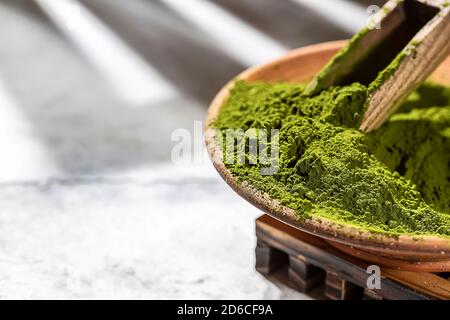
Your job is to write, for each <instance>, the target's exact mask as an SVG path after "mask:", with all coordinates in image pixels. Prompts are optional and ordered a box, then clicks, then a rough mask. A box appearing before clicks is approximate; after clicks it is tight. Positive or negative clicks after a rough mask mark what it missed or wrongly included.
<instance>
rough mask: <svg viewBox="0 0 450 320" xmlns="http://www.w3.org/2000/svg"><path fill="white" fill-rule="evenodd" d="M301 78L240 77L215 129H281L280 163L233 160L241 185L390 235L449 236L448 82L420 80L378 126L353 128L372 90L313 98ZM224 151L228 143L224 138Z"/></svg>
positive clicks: (356, 88) (301, 209) (301, 215)
mask: <svg viewBox="0 0 450 320" xmlns="http://www.w3.org/2000/svg"><path fill="white" fill-rule="evenodd" d="M303 90H304V87H303V86H302V85H297V84H284V83H282V84H269V83H246V82H243V81H238V82H236V84H235V86H234V89H233V90H232V93H231V95H230V97H229V99H228V101H227V102H226V104H225V105H224V107H223V108H222V109H221V112H220V114H219V115H218V117H217V119H216V121H215V122H214V127H215V128H216V129H219V130H220V131H221V132H225V131H226V130H227V129H242V130H244V131H245V130H248V129H266V130H271V129H278V130H279V150H280V152H279V169H278V170H277V171H276V173H275V174H274V175H267V176H266V175H262V174H261V166H262V165H258V164H250V163H249V162H246V163H245V164H227V167H228V169H229V170H230V171H231V173H232V174H233V175H234V176H235V177H236V178H237V179H238V181H240V182H241V183H243V182H246V183H248V184H250V185H251V186H252V187H253V188H255V189H257V190H260V191H263V192H265V193H267V194H269V195H270V196H271V197H272V198H273V199H276V200H278V201H280V202H281V203H282V204H283V205H285V206H287V207H289V208H291V209H293V210H294V211H295V212H296V213H297V217H298V220H299V221H302V220H303V221H304V220H305V219H308V218H311V217H315V218H321V217H322V218H327V219H330V220H333V221H336V222H338V223H343V224H351V225H354V226H358V227H362V228H364V229H366V230H371V231H373V232H382V233H387V234H391V235H398V234H413V235H419V234H429V235H440V236H450V88H445V87H441V86H438V85H434V84H429V83H428V84H424V85H423V86H422V87H421V88H419V89H418V90H417V91H416V92H415V93H414V94H412V95H411V96H410V97H409V98H408V99H407V101H405V103H404V104H403V105H402V107H401V108H400V109H399V111H398V112H397V113H396V114H395V115H393V116H392V117H391V118H390V120H389V121H388V122H387V123H386V124H385V125H384V126H383V127H382V128H380V129H379V130H377V131H375V132H373V133H370V134H365V133H363V132H361V131H359V130H358V129H357V128H358V127H359V125H360V122H361V120H362V116H363V114H364V112H365V109H364V106H365V103H364V102H365V101H366V99H367V95H368V91H369V90H368V88H367V87H365V86H363V85H361V84H358V83H354V84H352V85H350V86H345V87H334V88H331V89H328V90H324V91H322V92H320V93H319V94H316V95H315V96H312V97H307V96H305V95H303V94H302V92H303ZM224 148H225V144H224Z"/></svg>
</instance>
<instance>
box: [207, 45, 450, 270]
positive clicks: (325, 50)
mask: <svg viewBox="0 0 450 320" xmlns="http://www.w3.org/2000/svg"><path fill="white" fill-rule="evenodd" d="M345 43H346V42H345V41H337V42H328V43H323V44H318V45H313V46H309V47H305V48H301V49H297V50H294V51H292V52H290V53H288V54H287V55H286V56H284V57H282V58H280V59H278V60H275V61H273V62H270V63H268V64H265V65H262V66H257V67H254V68H251V69H249V70H247V71H245V72H243V73H242V74H240V75H239V76H238V78H239V79H243V80H246V81H268V82H280V81H283V82H305V81H308V80H310V79H311V78H312V77H313V76H314V75H315V74H316V73H317V72H318V71H320V69H321V68H322V67H323V66H324V64H326V63H327V62H328V61H329V60H330V58H332V56H333V55H334V54H335V53H336V52H337V51H338V50H339V49H340V48H342V46H343V45H344V44H345ZM432 79H433V80H434V81H435V82H439V83H443V84H448V85H450V57H449V58H448V59H447V60H446V61H445V62H444V63H443V64H442V65H441V66H440V67H439V68H438V69H437V70H436V72H435V73H434V74H433V76H432ZM232 86H233V82H230V83H229V84H228V85H227V86H225V87H224V88H223V89H222V90H221V91H220V92H219V93H218V95H217V96H216V98H215V99H214V100H213V102H212V103H211V106H210V108H209V110H208V114H207V117H206V122H205V136H206V137H205V138H206V145H207V149H208V153H209V155H210V157H211V159H212V161H213V163H214V166H215V168H216V169H217V171H218V172H219V174H220V175H221V176H222V178H223V179H224V180H225V181H226V182H227V183H228V184H229V185H230V186H231V187H232V188H233V189H234V190H235V191H236V192H237V193H238V194H239V195H240V196H241V197H243V198H244V199H246V200H247V201H249V202H250V203H252V204H253V205H254V206H256V207H257V208H259V209H261V210H262V211H264V212H265V213H267V214H269V215H271V216H272V217H274V218H277V219H279V220H281V221H283V222H285V223H287V224H289V225H290V226H293V227H295V228H297V229H300V230H302V231H305V232H308V233H311V234H314V235H316V236H319V237H321V238H324V239H326V240H329V241H330V242H331V243H333V244H334V245H335V246H336V247H338V248H340V249H342V250H343V251H347V253H349V254H353V255H355V256H358V257H362V258H363V259H365V260H368V261H372V262H376V263H380V264H381V265H390V262H391V266H392V267H396V268H400V269H404V270H416V271H417V270H419V271H420V270H422V271H450V240H449V239H445V238H440V237H436V236H409V235H401V236H398V237H392V236H388V235H382V234H374V233H370V232H368V231H367V230H364V229H362V228H358V227H354V226H350V225H345V224H338V223H336V222H334V221H331V220H327V219H324V218H320V219H315V218H313V219H311V220H308V221H304V222H299V221H297V219H296V217H295V212H294V211H293V210H291V209H289V208H287V207H285V206H282V205H281V204H280V203H278V202H277V201H276V200H274V199H271V198H270V196H268V195H267V194H263V193H261V192H260V191H257V190H255V189H253V188H252V187H250V185H248V184H245V183H244V184H240V183H238V182H237V181H236V180H235V179H234V177H233V176H232V175H231V173H230V171H229V170H228V169H227V168H226V167H225V165H224V164H223V163H221V162H220V161H215V158H217V157H214V155H217V154H218V153H219V154H220V152H221V151H220V147H219V146H218V145H216V144H215V141H214V139H213V135H212V134H211V131H210V130H207V129H209V128H210V127H211V124H212V122H213V121H214V119H215V118H216V116H217V114H218V112H219V111H220V108H221V107H222V105H223V104H224V102H225V101H226V99H227V97H228V95H229V92H230V89H231V88H232Z"/></svg>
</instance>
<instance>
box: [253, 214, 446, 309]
mask: <svg viewBox="0 0 450 320" xmlns="http://www.w3.org/2000/svg"><path fill="white" fill-rule="evenodd" d="M256 236H257V239H258V241H257V246H256V269H257V270H258V271H259V272H260V273H262V274H264V275H269V274H271V273H272V272H274V271H275V270H277V269H280V268H281V267H286V266H287V270H288V271H287V272H288V277H287V279H288V281H289V285H290V286H291V287H292V288H294V289H296V290H298V291H299V292H302V293H308V292H311V291H313V290H315V289H317V288H319V287H323V296H322V297H323V298H326V299H333V300H350V299H359V300H361V299H365V300H382V299H389V300H398V299H408V300H409V299H414V300H428V299H450V281H449V280H448V276H445V275H442V274H432V273H415V272H406V271H398V270H390V269H385V268H381V272H382V275H381V287H380V289H369V288H367V279H368V277H369V276H370V274H368V273H367V267H368V266H369V264H368V263H367V262H364V261H362V260H358V259H356V258H354V257H351V256H349V255H346V254H345V253H342V252H341V251H338V250H337V249H335V248H333V247H332V246H330V245H329V244H327V243H326V242H325V241H323V240H322V239H320V238H318V237H315V236H313V235H310V234H306V233H304V232H302V231H299V230H297V229H295V228H292V227H290V226H288V225H286V224H284V223H282V222H280V221H278V220H276V219H273V218H271V217H269V216H268V215H264V216H262V217H260V218H259V219H257V220H256Z"/></svg>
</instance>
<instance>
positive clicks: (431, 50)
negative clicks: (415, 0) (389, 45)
mask: <svg viewBox="0 0 450 320" xmlns="http://www.w3.org/2000/svg"><path fill="white" fill-rule="evenodd" d="M422 1H423V2H426V3H428V4H430V3H431V2H432V3H433V5H435V6H437V7H439V8H440V12H439V13H438V14H437V15H436V16H435V17H434V18H433V19H432V20H431V21H430V22H429V23H428V24H427V25H426V26H425V27H424V28H423V29H422V30H421V31H420V32H419V33H418V34H417V35H416V36H415V37H414V38H413V40H412V41H411V42H410V44H409V45H408V46H407V47H406V48H405V49H404V50H403V52H402V54H403V55H404V58H403V60H402V61H401V63H400V65H399V66H398V68H397V69H396V70H395V72H394V73H393V74H392V75H391V76H390V77H389V78H388V79H387V80H386V81H385V82H384V83H383V84H382V85H381V86H380V87H379V88H378V89H377V90H375V91H374V92H372V94H371V95H370V97H369V100H368V108H367V112H366V113H365V115H364V118H363V121H362V124H361V127H360V129H361V130H363V131H365V132H370V131H372V130H374V129H377V128H379V127H380V126H381V125H382V124H383V123H384V122H385V121H386V120H387V119H388V118H389V116H390V115H391V114H392V113H393V112H395V111H396V110H397V108H398V106H399V104H400V103H401V101H402V100H403V99H405V98H406V97H407V96H408V95H409V94H410V93H411V92H412V91H413V90H415V89H416V88H417V87H418V86H419V85H420V84H421V83H422V82H423V81H425V80H426V79H427V78H428V77H429V76H430V75H431V73H432V72H433V71H434V69H436V68H437V67H438V66H439V64H441V63H442V62H443V61H444V60H445V58H447V56H448V55H449V54H450V6H448V5H445V3H447V2H445V1H443V0H433V1H424V0H422Z"/></svg>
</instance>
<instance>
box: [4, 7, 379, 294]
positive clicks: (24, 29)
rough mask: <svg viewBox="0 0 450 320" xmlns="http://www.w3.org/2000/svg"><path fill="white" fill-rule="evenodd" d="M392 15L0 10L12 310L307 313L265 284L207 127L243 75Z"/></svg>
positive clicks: (358, 10)
mask: <svg viewBox="0 0 450 320" xmlns="http://www.w3.org/2000/svg"><path fill="white" fill-rule="evenodd" d="M384 2H385V1H382V0H380V1H377V0H367V1H362V0H361V1H356V0H355V1H350V0H320V1H317V0H210V1H208V0H126V1H124V0H0V24H1V28H0V39H1V40H2V41H1V42H0V148H1V150H2V152H1V159H0V298H68V299H77V298H87V299H95V298H106V299H107V298H138V299H139V298H153V299H164V298H166V299H169V298H172V299H188V298H189V299H197V298H203V299H227V298H228V299H263V298H264V299H279V298H281V299H291V298H292V299H302V298H308V297H306V296H303V295H300V294H298V293H295V292H294V291H292V290H290V289H289V288H287V287H284V286H283V285H282V284H280V283H278V282H277V280H276V279H271V280H273V282H271V281H268V279H265V278H264V277H262V276H260V275H259V274H257V273H256V272H255V271H254V265H253V264H254V258H253V254H254V253H253V250H254V246H255V237H254V219H255V218H256V217H257V216H258V215H260V212H258V210H256V209H255V208H253V207H251V206H250V205H249V204H247V203H245V201H244V200H242V199H240V198H239V197H238V196H236V195H235V194H234V193H233V192H232V191H231V190H230V189H229V188H228V187H227V186H226V185H225V184H224V183H223V182H222V181H221V180H220V178H219V177H218V175H217V174H216V173H215V172H214V169H213V168H212V166H211V165H210V164H209V162H208V161H207V160H205V159H203V157H202V155H198V154H202V150H201V148H199V147H198V145H199V144H200V145H201V137H200V141H197V140H198V133H199V132H197V131H198V130H199V128H201V127H199V122H198V121H202V120H203V118H204V116H205V113H206V110H207V106H208V103H209V102H210V101H211V99H212V98H213V97H214V95H215V93H217V91H218V90H219V89H220V88H221V87H222V86H223V85H224V84H225V83H226V82H227V81H228V80H230V79H231V78H233V77H234V76H235V75H237V74H238V73H239V72H241V71H243V70H244V69H246V68H247V67H249V66H251V65H254V64H260V63H264V62H267V61H269V60H270V59H273V58H276V57H279V56H281V55H283V54H284V53H286V52H287V51H289V50H291V49H294V48H298V47H301V46H305V45H309V44H314V43H318V42H323V41H330V40H340V39H345V38H348V37H350V36H351V35H352V34H354V33H355V32H356V31H358V29H360V28H361V27H362V26H364V24H365V23H366V22H367V20H368V19H369V18H370V16H371V14H373V13H374V11H373V10H374V7H371V6H373V5H378V6H381V5H382V4H383V3H384ZM177 129H178V130H180V129H181V130H184V131H186V132H190V133H192V134H193V137H197V138H193V139H196V141H197V145H195V143H194V146H193V150H192V152H193V154H195V155H197V157H195V159H194V158H193V159H192V161H190V162H189V163H184V164H174V163H173V161H171V151H172V149H173V147H174V145H175V144H176V143H177V142H176V136H174V132H176V131H175V130H177ZM194 134H196V135H194ZM194 160H196V161H194Z"/></svg>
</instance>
